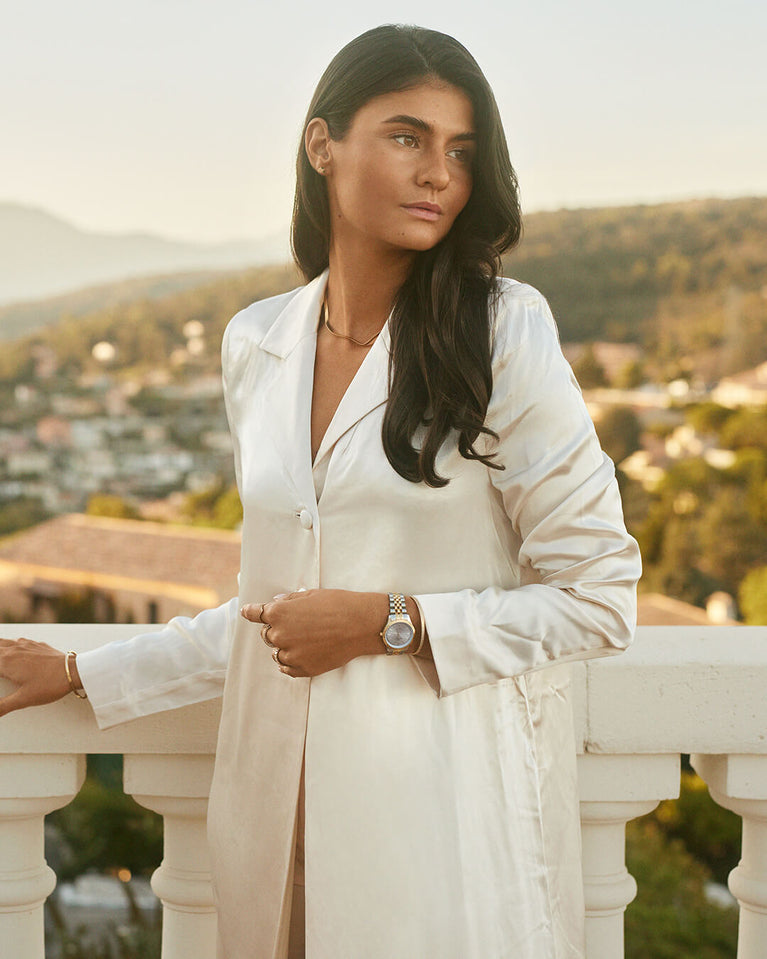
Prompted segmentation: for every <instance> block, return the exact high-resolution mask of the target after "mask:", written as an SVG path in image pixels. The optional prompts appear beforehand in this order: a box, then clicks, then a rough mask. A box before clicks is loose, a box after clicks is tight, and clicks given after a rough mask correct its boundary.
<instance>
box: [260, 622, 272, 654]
mask: <svg viewBox="0 0 767 959" xmlns="http://www.w3.org/2000/svg"><path fill="white" fill-rule="evenodd" d="M271 628H272V624H271V623H264V625H263V626H262V627H261V639H263V641H264V642H265V643H266V645H267V646H271V647H272V649H274V643H273V642H272V641H271V640H270V639H269V637H268V635H267V633H268V632H269V630H270V629H271Z"/></svg>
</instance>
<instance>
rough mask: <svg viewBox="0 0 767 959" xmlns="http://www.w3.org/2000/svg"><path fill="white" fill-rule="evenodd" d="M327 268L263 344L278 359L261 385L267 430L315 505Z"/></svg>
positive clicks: (293, 477)
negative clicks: (317, 389)
mask: <svg viewBox="0 0 767 959" xmlns="http://www.w3.org/2000/svg"><path fill="white" fill-rule="evenodd" d="M326 282H327V270H326V271H325V272H324V273H322V274H320V276H318V277H316V278H315V279H314V280H312V281H311V282H310V283H308V284H307V285H306V286H305V287H303V288H302V289H301V290H300V291H299V292H298V293H297V294H296V295H295V296H294V297H293V299H292V300H291V301H290V302H289V303H288V305H287V306H286V307H285V309H284V310H283V311H282V312H281V313H280V314H279V316H278V317H277V319H276V320H275V321H274V323H273V324H272V326H271V327H270V328H269V330H268V331H267V333H266V335H265V336H264V338H263V339H262V341H261V343H260V344H259V345H260V347H261V349H262V350H266V351H267V352H269V353H272V354H273V355H274V356H275V363H276V370H275V375H274V378H272V379H270V380H269V382H268V384H263V386H264V389H265V392H266V397H265V411H266V419H267V424H266V426H267V428H268V430H269V432H270V433H271V435H272V439H273V441H274V445H275V446H276V447H277V449H278V451H279V453H280V455H281V457H282V460H283V462H284V464H285V468H286V472H287V474H288V477H289V478H290V480H291V482H292V483H293V485H294V486H295V488H296V491H297V493H298V495H299V497H300V500H301V502H303V503H306V504H307V505H308V504H309V503H311V502H313V501H314V482H313V480H312V463H311V456H312V453H311V407H312V387H313V384H314V357H315V352H316V343H317V322H318V320H319V315H320V304H321V303H322V296H323V293H324V291H325V284H326Z"/></svg>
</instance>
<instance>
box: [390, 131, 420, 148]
mask: <svg viewBox="0 0 767 959" xmlns="http://www.w3.org/2000/svg"><path fill="white" fill-rule="evenodd" d="M394 139H395V140H396V141H397V143H401V144H402V145H403V146H406V147H414V146H417V145H418V137H417V136H415V134H413V133H395V134H394Z"/></svg>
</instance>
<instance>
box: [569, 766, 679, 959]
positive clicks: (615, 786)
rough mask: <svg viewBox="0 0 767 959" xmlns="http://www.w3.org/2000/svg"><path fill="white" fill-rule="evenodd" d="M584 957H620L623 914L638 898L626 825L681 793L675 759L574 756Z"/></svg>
mask: <svg viewBox="0 0 767 959" xmlns="http://www.w3.org/2000/svg"><path fill="white" fill-rule="evenodd" d="M578 781H579V788H580V799H581V835H582V839H583V890H584V895H585V899H586V956H587V959H623V953H624V943H623V914H624V912H625V910H626V906H627V905H628V904H629V903H630V902H631V901H632V899H633V898H634V896H635V895H636V891H637V886H636V881H635V880H634V877H633V876H631V875H630V874H629V872H628V870H627V869H626V823H627V822H628V820H629V819H635V818H637V817H638V816H644V815H646V814H647V813H648V812H652V810H653V809H655V807H656V806H657V805H658V803H659V802H660V801H661V799H671V798H675V797H677V796H678V795H679V756H678V755H667V756H666V755H642V754H635V755H621V754H616V755H609V754H604V755H602V754H597V753H584V754H583V755H580V756H579V757H578Z"/></svg>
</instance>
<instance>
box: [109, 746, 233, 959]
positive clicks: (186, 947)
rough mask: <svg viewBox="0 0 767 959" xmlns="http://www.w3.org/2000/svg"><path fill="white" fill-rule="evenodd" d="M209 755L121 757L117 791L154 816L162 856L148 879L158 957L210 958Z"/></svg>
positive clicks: (212, 943)
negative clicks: (157, 916)
mask: <svg viewBox="0 0 767 959" xmlns="http://www.w3.org/2000/svg"><path fill="white" fill-rule="evenodd" d="M212 777H213V756H135V755H134V756H126V757H125V764H124V768H123V787H124V789H125V791H126V792H127V793H130V794H131V795H132V796H133V798H134V799H135V800H136V802H138V803H141V805H142V806H146V807H147V809H151V810H153V811H154V812H157V813H160V815H161V816H162V817H163V823H164V856H163V861H162V864H161V865H160V868H159V869H157V871H156V872H155V874H154V875H153V876H152V889H154V891H155V894H156V895H157V897H158V898H159V899H161V900H162V904H163V924H162V955H163V959H212V957H213V956H214V955H215V954H216V905H215V901H214V899H213V887H212V885H211V876H210V861H209V856H208V844H207V840H206V835H205V825H206V818H207V812H208V793H209V792H210V783H211V779H212Z"/></svg>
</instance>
